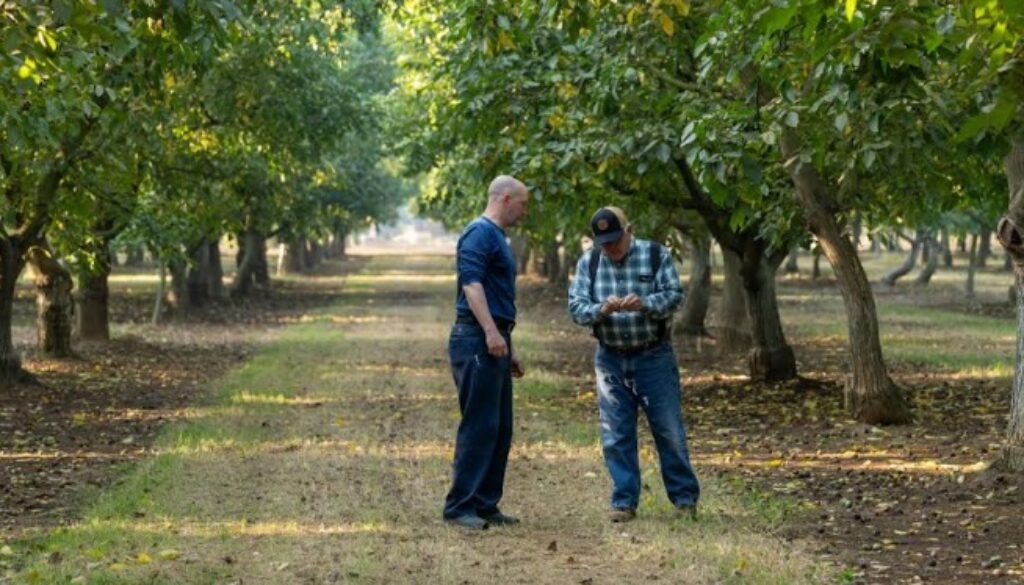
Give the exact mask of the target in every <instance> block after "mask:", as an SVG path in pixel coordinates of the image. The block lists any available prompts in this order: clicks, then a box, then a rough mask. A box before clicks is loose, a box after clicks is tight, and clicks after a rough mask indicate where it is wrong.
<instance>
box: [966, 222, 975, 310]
mask: <svg viewBox="0 0 1024 585" xmlns="http://www.w3.org/2000/svg"><path fill="white" fill-rule="evenodd" d="M968 258H969V259H968V263H967V285H966V286H965V289H966V292H967V298H969V299H973V298H974V273H975V272H977V268H978V234H974V235H972V236H971V253H970V256H969V257H968Z"/></svg>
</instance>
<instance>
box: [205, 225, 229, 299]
mask: <svg viewBox="0 0 1024 585" xmlns="http://www.w3.org/2000/svg"><path fill="white" fill-rule="evenodd" d="M206 260H207V264H208V269H207V281H206V289H207V295H208V296H209V297H210V298H211V299H213V300H214V301H222V300H224V298H225V294H224V265H223V264H222V263H221V259H220V236H217V237H214V238H210V241H209V243H208V244H207V252H206Z"/></svg>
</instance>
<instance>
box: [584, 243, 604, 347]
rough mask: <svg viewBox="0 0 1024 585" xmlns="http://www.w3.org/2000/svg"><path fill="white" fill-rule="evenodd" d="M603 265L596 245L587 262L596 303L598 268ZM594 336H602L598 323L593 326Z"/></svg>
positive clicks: (592, 300) (592, 298) (593, 299)
mask: <svg viewBox="0 0 1024 585" xmlns="http://www.w3.org/2000/svg"><path fill="white" fill-rule="evenodd" d="M600 265H601V249H600V248H598V247H597V246H594V247H593V248H591V249H590V262H589V263H588V264H587V272H588V273H589V274H590V301H591V302H594V303H596V302H597V299H595V298H594V294H595V293H594V281H595V280H597V268H598V267H599V266H600ZM591 330H592V332H593V334H594V337H596V338H597V339H598V341H600V340H601V337H600V336H598V334H597V325H596V324H595V325H594V326H593V327H592V328H591Z"/></svg>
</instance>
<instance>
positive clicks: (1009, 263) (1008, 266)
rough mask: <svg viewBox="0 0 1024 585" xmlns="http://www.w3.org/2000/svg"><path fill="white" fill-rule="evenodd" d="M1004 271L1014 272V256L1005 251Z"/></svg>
mask: <svg viewBox="0 0 1024 585" xmlns="http://www.w3.org/2000/svg"><path fill="white" fill-rule="evenodd" d="M1003 271H1004V272H1013V256H1010V253H1009V252H1004V253H1003Z"/></svg>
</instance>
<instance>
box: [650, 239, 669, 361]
mask: <svg viewBox="0 0 1024 585" xmlns="http://www.w3.org/2000/svg"><path fill="white" fill-rule="evenodd" d="M659 270H661V244H659V243H658V242H651V277H652V278H653V279H654V283H655V285H657V283H658V271H659ZM658 339H659V340H660V341H667V340H668V319H658Z"/></svg>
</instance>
